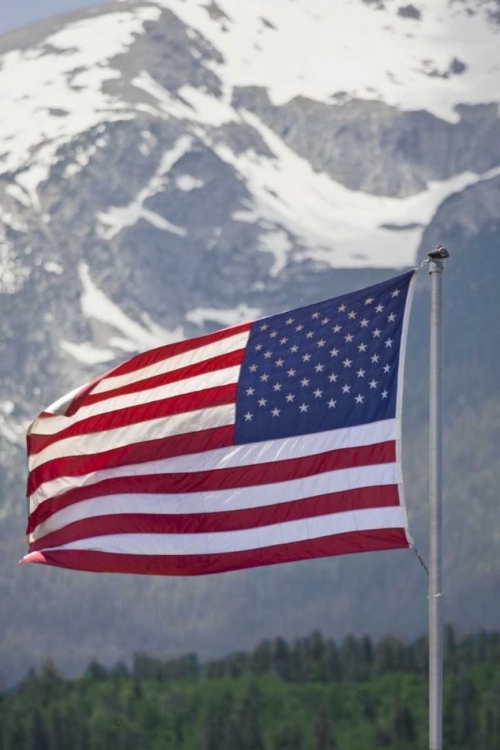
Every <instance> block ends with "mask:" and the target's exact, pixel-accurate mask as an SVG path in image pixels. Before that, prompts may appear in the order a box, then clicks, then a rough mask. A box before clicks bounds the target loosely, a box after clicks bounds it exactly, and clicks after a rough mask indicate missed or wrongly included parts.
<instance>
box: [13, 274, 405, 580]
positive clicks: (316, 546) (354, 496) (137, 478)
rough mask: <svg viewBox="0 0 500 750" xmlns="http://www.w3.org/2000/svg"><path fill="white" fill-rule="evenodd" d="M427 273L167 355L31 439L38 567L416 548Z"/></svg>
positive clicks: (215, 568) (73, 407) (178, 346)
mask: <svg viewBox="0 0 500 750" xmlns="http://www.w3.org/2000/svg"><path fill="white" fill-rule="evenodd" d="M415 280H416V273H415V272H414V271H411V272H409V273H405V274H403V275H401V276H397V277H395V278H392V279H388V280H387V281H384V282H381V283H379V284H376V285H374V286H371V287H369V288H367V289H361V290H358V291H355V292H351V293H349V294H344V295H342V296H341V297H337V298H335V299H330V300H325V301H322V302H316V303H314V304H312V305H308V306H307V307H302V308H298V309H295V310H291V311H287V312H283V313H278V314H276V315H270V316H269V317H265V318H261V319H259V320H256V321H252V322H249V323H242V324H239V325H236V326H233V327H231V328H226V329H223V330H221V331H215V332H214V333H209V334H206V335H204V336H200V337H198V338H195V339H190V340H187V341H180V342H178V343H174V344H168V345H166V346H163V347H159V348H158V349H154V350H152V351H149V352H144V353H143V354H138V355H137V356H136V357H133V358H132V359H130V360H128V361H126V362H124V363H122V364H121V365H118V367H115V368H114V369H113V370H111V371H110V372H107V373H104V374H103V375H101V376H100V377H98V378H96V379H95V380H94V381H92V382H91V383H89V384H87V385H86V386H84V387H82V388H80V389H77V390H76V391H73V392H72V393H70V394H68V396H65V397H63V398H61V399H59V400H58V401H57V402H56V403H54V404H52V406H50V407H48V408H47V409H46V410H45V411H43V412H42V413H41V414H40V415H39V417H38V418H37V419H36V420H35V421H34V422H33V424H32V425H31V426H30V428H29V430H28V469H29V476H28V496H29V518H28V529H27V533H28V535H29V552H28V554H27V555H26V557H25V558H24V562H35V563H42V564H47V565H55V566H58V567H63V568H73V569H77V570H87V571H94V572H115V573H136V574H149V575H180V576H186V575H203V574H207V573H221V572H224V571H228V570H236V569H240V568H249V567H257V566H262V565H274V564H277V563H285V562H292V561H297V560H305V559H311V558H317V557H326V556H331V555H342V554H348V553H354V552H372V551H376V550H387V549H396V548H405V547H406V548H408V547H409V546H411V544H412V541H411V537H410V534H409V530H408V520H407V514H406V507H405V503H404V496H403V480H402V471H401V410H402V385H403V363H404V353H405V346H406V339H407V330H408V318H409V311H410V305H411V299H412V295H413V289H414V286H415Z"/></svg>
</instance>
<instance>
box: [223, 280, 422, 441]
mask: <svg viewBox="0 0 500 750" xmlns="http://www.w3.org/2000/svg"><path fill="white" fill-rule="evenodd" d="M412 278H413V272H410V273H407V274H404V275H403V276H398V277H396V278H393V279H390V280H389V281H385V282H383V283H382V284H377V285H375V286H372V287H369V288H367V289H362V290H360V291H358V292H353V293H352V294H346V295H344V296H342V297H337V298H335V299H331V300H326V301H325V302H318V303H317V304H314V305H309V306H308V307H302V308H299V309H297V310H292V311H290V312H286V313H280V314H279V315H273V316H271V317H269V318H262V319H261V320H258V321H256V322H255V323H254V324H253V325H252V328H251V331H250V337H249V339H248V343H247V348H246V352H245V356H244V359H243V363H242V366H241V373H240V379H239V382H238V396H237V404H236V425H235V442H236V443H240V444H241V443H252V442H257V441H260V440H272V439H276V438H284V437H293V436H296V435H304V434H306V433H311V432H321V431H323V430H333V429H337V428H340V427H351V426H353V425H360V424H367V423H369V422H376V421H378V420H382V419H390V418H392V417H394V416H395V414H396V400H397V386H398V365H399V353H400V346H401V335H402V330H403V319H404V312H405V305H406V299H407V296H408V289H409V285H410V282H411V280H412Z"/></svg>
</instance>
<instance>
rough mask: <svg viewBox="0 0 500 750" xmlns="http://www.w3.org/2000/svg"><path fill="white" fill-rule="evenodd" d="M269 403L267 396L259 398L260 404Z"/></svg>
mask: <svg viewBox="0 0 500 750" xmlns="http://www.w3.org/2000/svg"><path fill="white" fill-rule="evenodd" d="M266 404H267V398H260V399H259V406H265V405H266Z"/></svg>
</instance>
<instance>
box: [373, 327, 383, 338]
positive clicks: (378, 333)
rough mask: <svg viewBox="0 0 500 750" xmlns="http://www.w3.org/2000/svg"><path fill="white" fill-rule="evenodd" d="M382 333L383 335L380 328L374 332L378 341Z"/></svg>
mask: <svg viewBox="0 0 500 750" xmlns="http://www.w3.org/2000/svg"><path fill="white" fill-rule="evenodd" d="M381 333H382V331H380V330H379V329H378V328H375V330H374V331H373V336H374V337H375V338H376V339H378V338H379V337H380V334H381Z"/></svg>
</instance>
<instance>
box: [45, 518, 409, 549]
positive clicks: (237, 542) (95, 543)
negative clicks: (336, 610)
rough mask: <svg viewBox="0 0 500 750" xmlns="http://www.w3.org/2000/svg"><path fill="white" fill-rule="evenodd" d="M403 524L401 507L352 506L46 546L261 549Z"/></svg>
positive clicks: (404, 521) (111, 535)
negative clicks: (211, 528)
mask: <svg viewBox="0 0 500 750" xmlns="http://www.w3.org/2000/svg"><path fill="white" fill-rule="evenodd" d="M405 525H406V514H405V512H404V510H403V508H401V507H389V508H374V509H371V508H370V509H369V510H354V511H347V512H345V513H332V514H330V515H327V516H317V517H316V518H307V519H301V520H299V521H287V522H286V523H279V524H273V525H271V526H262V527H259V528H254V529H243V530H238V531H219V532H213V533H201V534H110V535H108V536H101V537H93V538H90V539H81V540H79V541H76V542H70V543H69V544H65V545H63V546H61V547H48V548H47V550H42V551H48V550H92V551H93V552H113V553H118V554H121V555H203V554H212V555H213V554H218V555H220V554H224V553H228V552H241V551H243V550H251V549H263V548H265V547H272V546H274V545H277V544H291V543H293V542H301V541H304V540H306V539H320V538H321V537H326V536H331V535H334V534H346V533H349V532H352V531H367V530H373V529H386V528H389V529H394V528H401V527H404V526H405Z"/></svg>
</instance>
